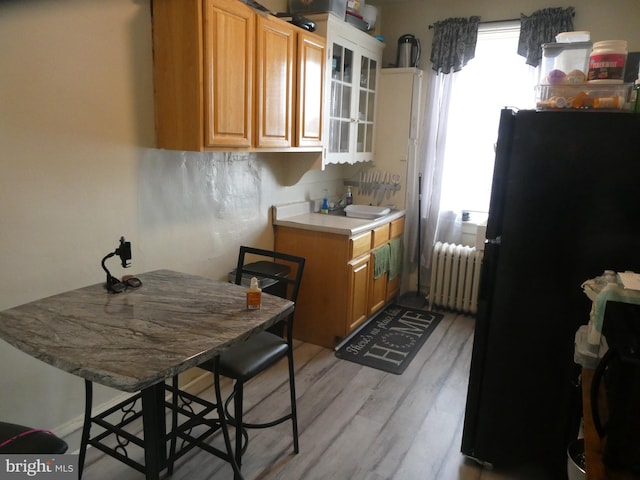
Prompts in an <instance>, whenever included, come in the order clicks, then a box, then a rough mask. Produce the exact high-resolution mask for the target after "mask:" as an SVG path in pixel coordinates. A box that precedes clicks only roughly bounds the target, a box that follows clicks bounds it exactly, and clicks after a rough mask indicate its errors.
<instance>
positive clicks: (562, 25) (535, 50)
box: [518, 7, 575, 67]
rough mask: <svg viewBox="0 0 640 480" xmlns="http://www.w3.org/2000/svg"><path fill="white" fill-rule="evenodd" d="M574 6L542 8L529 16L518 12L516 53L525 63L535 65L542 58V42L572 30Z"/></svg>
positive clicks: (552, 39)
mask: <svg viewBox="0 0 640 480" xmlns="http://www.w3.org/2000/svg"><path fill="white" fill-rule="evenodd" d="M574 11H575V10H574V8H573V7H567V8H560V7H558V8H544V9H542V10H538V11H536V12H533V13H532V14H531V16H530V17H527V16H526V15H524V14H520V23H521V25H520V40H519V41H518V54H519V55H522V56H523V57H525V58H526V59H527V64H528V65H532V66H534V67H537V66H538V64H539V63H540V59H541V58H542V47H541V45H542V44H543V43H549V42H555V39H556V35H557V34H559V33H561V32H573V15H574Z"/></svg>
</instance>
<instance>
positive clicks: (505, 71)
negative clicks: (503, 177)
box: [440, 22, 537, 216]
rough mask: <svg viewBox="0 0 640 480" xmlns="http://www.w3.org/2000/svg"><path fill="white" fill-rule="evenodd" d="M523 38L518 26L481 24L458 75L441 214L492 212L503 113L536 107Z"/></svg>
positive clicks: (533, 76)
mask: <svg viewBox="0 0 640 480" xmlns="http://www.w3.org/2000/svg"><path fill="white" fill-rule="evenodd" d="M519 34H520V22H500V23H489V24H485V25H482V24H481V25H480V28H479V31H478V42H477V45H476V53H475V57H474V58H473V59H472V60H470V61H469V63H468V64H467V65H466V66H465V67H464V68H463V69H462V70H461V71H460V72H458V73H457V74H456V77H455V80H454V83H453V86H452V92H451V104H450V107H449V117H448V125H447V137H446V144H445V150H444V152H445V153H444V170H443V179H442V197H441V204H440V211H453V212H456V213H459V212H462V211H470V212H488V211H489V197H490V193H491V181H492V176H493V163H494V158H495V150H494V146H495V143H496V141H497V137H498V124H499V119H500V110H501V109H502V108H504V107H506V106H509V107H517V108H519V109H527V108H534V107H535V91H534V86H535V84H536V83H537V72H536V70H535V69H534V68H533V67H531V66H529V65H527V64H526V63H525V59H524V57H521V56H519V55H518V54H517V53H516V52H517V49H518V36H519ZM472 216H473V213H472Z"/></svg>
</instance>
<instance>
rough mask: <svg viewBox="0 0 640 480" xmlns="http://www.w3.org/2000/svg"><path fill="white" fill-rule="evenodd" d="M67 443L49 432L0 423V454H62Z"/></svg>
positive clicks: (65, 449)
mask: <svg viewBox="0 0 640 480" xmlns="http://www.w3.org/2000/svg"><path fill="white" fill-rule="evenodd" d="M67 448H69V447H68V445H67V442H65V441H64V440H62V439H61V438H58V437H56V436H55V435H54V434H53V433H52V432H50V431H49V430H41V429H37V428H32V427H26V426H24V425H16V424H15V423H6V422H0V454H10V453H20V454H62V453H64V452H66V451H67Z"/></svg>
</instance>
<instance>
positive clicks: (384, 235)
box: [371, 223, 390, 249]
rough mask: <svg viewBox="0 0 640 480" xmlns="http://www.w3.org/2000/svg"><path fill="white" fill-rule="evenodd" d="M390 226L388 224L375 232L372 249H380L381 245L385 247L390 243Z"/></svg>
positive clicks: (372, 238) (372, 237) (372, 236)
mask: <svg viewBox="0 0 640 480" xmlns="http://www.w3.org/2000/svg"><path fill="white" fill-rule="evenodd" d="M389 230H390V227H389V224H388V223H386V224H384V225H382V226H380V227H378V228H376V229H374V230H373V234H372V235H371V248H372V249H374V248H378V247H379V246H381V245H384V244H385V243H386V242H388V241H389Z"/></svg>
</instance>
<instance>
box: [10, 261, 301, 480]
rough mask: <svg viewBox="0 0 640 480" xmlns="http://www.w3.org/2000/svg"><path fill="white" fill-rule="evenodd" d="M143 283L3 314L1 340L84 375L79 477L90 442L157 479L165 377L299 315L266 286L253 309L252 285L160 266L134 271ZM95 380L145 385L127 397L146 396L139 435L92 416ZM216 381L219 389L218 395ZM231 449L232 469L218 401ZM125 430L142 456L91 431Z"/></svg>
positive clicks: (128, 388)
mask: <svg viewBox="0 0 640 480" xmlns="http://www.w3.org/2000/svg"><path fill="white" fill-rule="evenodd" d="M138 278H140V280H142V286H141V287H139V288H135V289H134V288H129V289H128V290H126V291H125V292H123V293H118V294H113V293H109V292H108V291H107V290H106V289H105V287H104V284H97V285H92V286H89V287H84V288H80V289H77V290H73V291H70V292H65V293H61V294H58V295H54V296H51V297H48V298H44V299H41V300H36V301H34V302H30V303H27V304H24V305H21V306H18V307H15V308H11V309H9V310H5V311H4V312H0V338H2V339H4V340H6V341H7V342H8V343H10V344H11V345H13V346H14V347H16V348H18V349H20V350H22V351H23V352H25V353H27V354H29V355H31V356H33V357H35V358H38V359H40V360H42V361H44V362H46V363H48V364H50V365H53V366H54V367H57V368H60V369H61V370H64V371H66V372H69V373H72V374H74V375H78V376H80V377H82V378H84V379H85V387H86V391H87V400H86V406H85V408H86V411H85V425H84V427H83V440H82V443H81V447H80V459H79V469H78V470H79V472H78V473H79V477H80V478H81V476H82V470H83V465H84V457H85V453H86V447H87V445H88V444H91V445H93V446H96V447H98V448H100V449H101V450H103V451H104V452H106V453H108V454H109V455H111V456H113V457H115V458H117V459H119V460H120V461H123V462H125V463H127V464H128V465H130V466H132V467H133V468H136V469H137V470H139V471H141V472H144V473H145V476H146V478H147V480H157V479H158V478H159V472H160V471H161V470H162V469H163V468H166V467H167V466H168V463H167V456H166V448H165V441H166V439H167V434H166V431H165V399H164V395H165V380H166V379H168V378H171V377H174V376H175V375H177V374H179V373H180V372H183V371H185V370H187V369H189V368H191V367H194V366H197V365H199V364H201V363H202V362H204V361H206V360H210V359H216V361H217V358H218V355H219V354H220V353H221V352H222V351H224V350H225V349H226V348H228V347H229V346H231V345H233V344H234V343H239V342H242V341H244V340H246V339H247V338H249V337H250V336H251V335H252V334H254V333H255V332H258V331H261V330H264V329H265V328H267V327H269V326H271V325H272V324H274V323H276V322H278V321H280V320H282V319H284V318H286V317H287V316H288V315H290V314H291V313H293V310H294V303H293V302H291V301H289V300H286V299H282V298H279V297H275V296H273V295H269V294H263V296H262V306H261V309H260V310H247V308H246V288H245V287H242V286H238V285H234V284H231V283H225V282H220V281H215V280H210V279H207V278H204V277H200V276H196V275H189V274H185V273H179V272H174V271H170V270H158V271H154V272H149V273H144V274H141V275H139V276H138ZM92 382H97V383H100V384H102V385H106V386H108V387H113V388H116V389H118V390H121V391H125V392H140V393H138V394H136V395H135V396H133V397H132V398H131V399H128V400H125V401H124V402H122V404H121V405H119V406H118V407H114V408H113V409H111V410H114V411H115V410H116V408H120V407H121V406H123V405H133V404H135V402H136V401H137V400H136V398H137V397H139V398H141V399H142V409H141V411H140V415H141V416H142V417H143V429H144V436H143V439H139V438H133V437H132V436H131V435H129V434H127V432H125V431H124V430H123V427H124V426H126V425H127V424H128V423H129V422H130V421H131V419H122V420H121V421H120V422H119V423H117V424H111V423H108V422H107V421H106V420H105V419H106V417H107V416H108V415H111V414H110V413H108V412H107V413H101V414H99V415H97V416H96V417H92V415H91V403H92V400H91V399H92V393H91V392H92ZM219 393H220V392H219V389H217V391H216V395H217V396H219ZM217 408H218V414H219V418H220V420H219V424H220V428H222V429H223V433H224V436H225V442H226V446H227V451H226V452H221V453H220V454H219V456H221V458H223V459H225V460H227V461H229V462H230V463H231V465H232V467H233V470H234V477H235V478H241V475H240V472H239V469H238V467H237V465H236V463H235V461H234V457H233V452H232V451H231V446H230V443H229V439H228V432H227V431H226V422H225V419H224V413H223V410H222V407H221V402H220V401H219V402H218V405H217ZM94 423H95V424H98V425H100V426H101V427H102V428H106V429H107V430H108V432H111V433H112V434H115V435H125V436H127V439H129V440H131V441H132V442H133V443H135V444H136V445H137V446H138V447H141V448H142V449H143V450H144V458H145V461H144V464H141V463H139V462H137V461H133V460H132V458H129V454H128V453H127V454H126V455H123V454H121V452H119V451H118V450H117V449H113V448H110V447H107V446H105V444H103V443H102V439H103V438H105V436H104V434H101V435H98V436H97V437H94V438H90V429H91V424H94Z"/></svg>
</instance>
